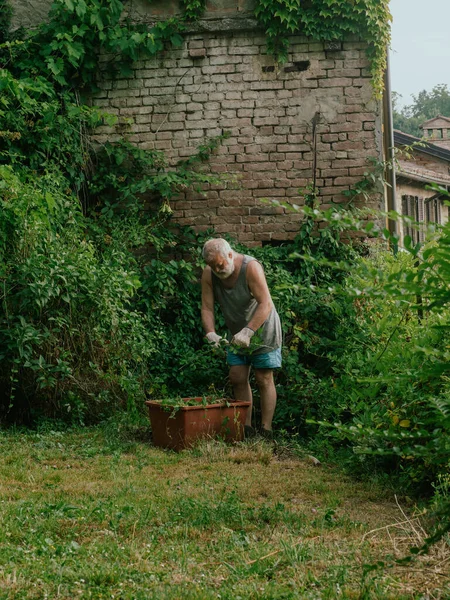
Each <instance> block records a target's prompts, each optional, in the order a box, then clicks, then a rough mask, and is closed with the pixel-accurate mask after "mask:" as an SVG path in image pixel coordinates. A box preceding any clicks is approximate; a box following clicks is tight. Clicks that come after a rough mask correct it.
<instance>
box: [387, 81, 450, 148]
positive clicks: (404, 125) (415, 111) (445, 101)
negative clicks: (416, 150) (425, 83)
mask: <svg viewBox="0 0 450 600" xmlns="http://www.w3.org/2000/svg"><path fill="white" fill-rule="evenodd" d="M401 97H402V96H401V95H400V94H399V93H397V92H393V93H392V105H393V118H394V128H395V129H399V130H400V131H403V132H404V133H409V134H410V135H414V136H416V137H422V134H423V132H422V130H421V129H420V125H422V123H423V122H424V121H427V120H428V119H432V118H433V117H437V116H438V115H443V116H445V117H450V90H449V89H448V87H447V84H444V83H440V84H438V85H435V86H434V88H433V89H432V90H431V92H427V91H426V90H422V91H421V92H419V93H418V94H417V95H416V96H414V95H413V100H414V102H413V103H412V104H410V105H408V106H404V107H403V108H402V109H400V110H398V101H399V99H400V98H401Z"/></svg>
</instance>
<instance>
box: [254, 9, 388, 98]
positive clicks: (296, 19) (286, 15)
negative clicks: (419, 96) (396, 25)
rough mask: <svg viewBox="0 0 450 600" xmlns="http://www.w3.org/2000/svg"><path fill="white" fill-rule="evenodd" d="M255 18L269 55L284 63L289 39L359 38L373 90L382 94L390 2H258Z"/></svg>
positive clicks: (341, 39)
mask: <svg viewBox="0 0 450 600" xmlns="http://www.w3.org/2000/svg"><path fill="white" fill-rule="evenodd" d="M255 14H256V16H257V18H258V19H259V21H260V23H261V25H263V26H264V28H265V30H266V35H267V37H268V46H269V51H270V52H272V53H273V54H275V56H276V57H277V59H278V60H280V61H281V62H283V61H285V60H286V59H287V50H288V47H289V36H290V35H298V34H301V35H305V36H307V37H309V38H311V39H313V40H317V41H336V40H339V41H343V40H347V39H348V37H349V36H351V35H356V36H358V38H359V39H363V40H365V41H367V43H368V44H369V46H368V50H367V53H368V56H369V58H370V61H371V70H372V76H373V85H374V89H375V91H376V93H377V94H381V92H382V90H383V87H384V83H383V74H384V70H385V68H386V50H387V48H388V46H389V41H390V22H391V20H392V17H391V14H390V12H389V2H388V0H356V1H355V2H348V0H315V1H314V2H303V1H302V0H258V2H257V6H256V12H255Z"/></svg>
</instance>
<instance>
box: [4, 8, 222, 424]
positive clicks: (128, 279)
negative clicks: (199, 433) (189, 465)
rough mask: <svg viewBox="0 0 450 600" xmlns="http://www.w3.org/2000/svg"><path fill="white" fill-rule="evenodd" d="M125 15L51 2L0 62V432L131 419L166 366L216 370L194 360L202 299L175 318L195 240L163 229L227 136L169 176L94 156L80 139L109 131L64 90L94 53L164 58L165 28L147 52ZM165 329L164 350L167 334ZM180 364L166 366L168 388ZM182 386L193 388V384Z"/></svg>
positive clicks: (159, 164) (134, 157)
mask: <svg viewBox="0 0 450 600" xmlns="http://www.w3.org/2000/svg"><path fill="white" fill-rule="evenodd" d="M121 7H122V5H121V3H120V2H116V0H114V1H112V2H111V3H109V2H106V1H98V2H97V1H96V0H95V1H92V2H88V3H84V2H82V3H76V4H74V3H72V2H70V1H67V2H63V1H61V2H57V3H55V4H54V6H53V8H52V13H51V19H50V21H49V22H48V23H46V24H44V25H43V26H42V27H41V28H40V29H39V30H37V31H35V32H33V33H32V34H31V36H30V37H29V38H27V39H26V40H25V41H24V42H23V43H18V44H14V43H13V42H11V43H10V44H9V43H8V45H7V46H4V47H3V48H2V50H5V51H4V52H2V53H1V56H0V60H1V67H2V68H1V71H0V89H1V91H2V98H1V105H0V108H1V110H0V132H1V135H0V169H1V174H0V278H1V290H2V294H1V302H2V310H1V313H0V356H1V367H0V382H1V387H2V397H1V400H0V416H1V418H4V417H5V415H6V414H8V416H9V418H14V419H17V418H32V417H33V416H36V414H37V413H39V412H42V413H44V414H60V415H63V416H66V417H67V416H69V418H73V419H75V420H76V421H81V422H82V421H83V420H85V419H97V418H98V417H99V416H101V415H105V414H106V413H107V412H108V411H111V410H113V409H114V407H116V406H118V405H121V406H126V407H128V408H129V409H130V410H134V409H135V407H136V406H137V405H140V404H141V401H142V400H143V399H144V397H145V396H146V394H147V393H148V390H149V389H151V388H152V385H153V387H155V388H156V387H158V385H159V383H158V381H159V379H160V372H159V368H160V367H161V366H164V367H166V364H165V363H164V361H166V360H167V361H169V362H170V361H171V360H175V361H177V360H178V357H179V355H181V360H180V363H179V365H180V366H179V367H178V368H179V369H181V370H182V369H183V368H184V369H186V371H187V370H188V367H189V366H192V365H195V362H197V363H198V364H199V365H201V368H202V370H203V371H205V372H206V368H205V365H206V362H207V361H208V363H212V364H214V360H213V361H211V360H210V356H209V353H208V356H206V354H205V353H204V352H203V358H202V352H201V351H200V353H199V354H198V355H197V354H196V350H197V349H199V348H200V349H201V348H202V346H203V340H202V332H201V328H200V324H199V322H198V319H196V318H194V315H195V317H196V315H197V305H198V302H199V299H198V294H197V295H195V294H194V295H193V301H192V306H191V308H190V311H189V310H187V312H186V313H184V314H183V315H182V316H181V317H180V316H177V313H175V316H174V314H173V313H172V312H171V311H172V309H176V310H178V308H179V302H180V298H179V297H177V295H176V287H175V286H177V285H180V289H181V290H182V289H183V286H185V287H186V288H187V287H188V286H189V287H192V284H193V281H194V280H195V275H194V267H193V266H192V265H191V264H190V262H189V261H188V260H181V261H179V262H177V263H175V261H173V260H172V261H170V260H168V258H167V254H169V253H170V252H173V248H174V247H177V246H178V247H179V248H180V249H181V248H182V244H183V239H182V238H183V236H184V238H185V240H184V241H185V243H186V249H185V252H186V254H187V255H189V252H190V245H189V244H192V243H194V242H193V239H194V238H192V239H190V240H189V241H187V234H185V233H184V232H183V231H179V232H178V233H174V232H171V231H170V228H169V227H168V225H167V219H168V218H169V217H170V214H171V209H170V205H169V204H168V201H169V199H170V198H171V197H172V196H173V195H174V194H175V193H177V192H178V191H179V190H181V189H186V188H187V187H192V188H194V189H196V190H201V189H202V188H204V187H205V186H207V185H209V184H210V183H214V182H215V181H216V179H215V178H214V177H212V176H211V175H210V174H208V172H207V169H205V168H204V166H203V163H204V162H205V161H207V159H208V157H209V155H210V153H211V152H214V150H215V148H216V147H217V145H218V144H219V143H220V142H221V139H222V138H223V137H224V136H225V135H226V134H224V136H220V137H218V138H216V139H213V140H207V141H206V142H205V143H204V144H203V145H201V146H199V148H198V152H197V153H196V154H195V155H193V156H191V157H190V158H189V159H188V160H185V161H181V162H180V163H179V164H178V165H177V166H176V167H175V168H173V167H170V168H169V166H168V165H167V161H166V159H165V157H164V156H163V155H162V154H161V153H157V152H150V151H142V150H139V149H137V148H135V147H133V146H131V145H130V144H129V143H127V142H126V141H121V142H119V143H116V144H106V145H105V146H104V147H103V149H102V151H100V152H94V150H93V148H92V147H91V145H90V143H89V136H88V131H89V130H90V128H92V127H95V126H96V125H97V124H99V123H100V122H101V121H103V120H109V119H110V118H111V117H109V116H108V115H105V114H102V113H100V112H99V111H97V110H96V109H92V108H90V107H88V106H86V105H84V104H83V103H82V101H81V99H80V97H79V95H78V92H77V91H76V90H74V89H72V87H73V86H74V85H76V86H78V87H80V86H81V87H83V88H84V89H85V90H87V89H88V87H92V83H93V77H94V75H95V70H96V68H97V66H98V62H96V61H97V59H98V56H99V50H100V48H103V51H108V52H111V53H113V52H115V51H118V50H119V49H122V50H123V52H124V55H125V59H126V60H128V59H134V58H136V57H137V54H136V53H137V52H138V47H139V51H142V52H147V53H149V52H150V53H151V52H154V51H156V50H157V49H158V48H160V47H162V44H163V40H165V39H166V37H167V35H169V33H170V31H171V27H172V25H171V24H170V23H169V24H167V23H166V24H165V25H164V24H160V25H159V26H158V27H159V29H158V31H159V32H160V34H161V35H160V36H159V37H158V36H157V35H156V33H155V32H153V33H151V35H150V36H147V35H146V37H145V39H144V38H142V36H141V37H139V35H140V34H139V35H138V33H139V32H137V31H136V30H134V29H133V28H132V27H131V26H130V25H128V24H125V23H124V22H123V21H120V19H119V17H120V12H121V10H122V8H121ZM109 9H110V10H109ZM157 40H159V41H157ZM171 41H172V42H174V43H177V39H176V38H172V39H171ZM150 42H151V43H150ZM152 44H153V45H152ZM77 48H78V50H79V51H77V50H76V49H77ZM94 59H95V60H94ZM126 60H125V62H126ZM114 63H117V65H116V66H119V58H118V57H117V56H115V59H114ZM55 65H56V66H55ZM143 250H145V251H143ZM174 265H175V267H174ZM155 292H156V295H155V297H153V295H154V294H155ZM155 298H156V299H155ZM181 300H182V296H181ZM169 324H170V325H171V326H173V328H174V329H173V337H172V338H171V340H168V339H167V338H166V336H164V335H163V334H162V332H163V331H164V327H166V326H168V325H169ZM184 328H186V329H187V330H188V335H183V329H184ZM175 340H176V343H174V342H175ZM181 340H182V342H181ZM183 344H184V346H185V347H184V348H183ZM169 347H170V351H171V352H169V353H167V352H166V353H165V354H164V351H167V350H168V349H169ZM155 354H158V356H161V363H162V364H161V363H158V361H157V360H154V356H155ZM183 360H185V361H186V363H185V366H184V367H182V361H183ZM189 360H190V361H191V364H189ZM177 364H178V363H177V362H175V363H174V364H173V363H172V364H169V366H168V371H169V372H170V373H171V376H170V377H173V379H174V380H175V381H176V380H180V379H182V376H180V372H178V373H177V368H175V366H174V365H177ZM152 369H154V371H155V372H156V374H155V376H153V375H154V372H153V371H152ZM170 377H169V379H170ZM189 377H191V380H192V387H195V386H197V387H198V385H200V384H201V382H202V378H201V377H198V376H197V377H196V376H195V375H189ZM205 377H206V376H205ZM158 378H159V379H158ZM150 382H151V383H150ZM187 387H188V385H187V386H186V388H187ZM204 389H205V388H203V390H204ZM203 390H202V391H203ZM186 391H187V390H186Z"/></svg>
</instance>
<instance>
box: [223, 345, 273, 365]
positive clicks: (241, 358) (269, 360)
mask: <svg viewBox="0 0 450 600" xmlns="http://www.w3.org/2000/svg"><path fill="white" fill-rule="evenodd" d="M227 363H228V365H229V366H230V367H237V366H241V365H251V366H252V367H254V368H255V369H279V368H280V367H281V348H277V349H276V350H272V351H271V352H267V353H265V354H236V353H235V352H231V350H230V349H229V348H228V349H227Z"/></svg>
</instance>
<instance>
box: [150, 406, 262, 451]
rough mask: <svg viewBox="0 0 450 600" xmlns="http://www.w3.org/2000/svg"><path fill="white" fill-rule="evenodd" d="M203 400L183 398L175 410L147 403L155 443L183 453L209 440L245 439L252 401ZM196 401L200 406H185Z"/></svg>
mask: <svg viewBox="0 0 450 600" xmlns="http://www.w3.org/2000/svg"><path fill="white" fill-rule="evenodd" d="M203 400H204V399H203V398H201V397H198V398H182V399H181V401H180V406H177V407H175V408H174V407H171V406H164V404H163V402H162V401H159V400H148V401H147V402H146V403H145V404H146V405H147V406H148V410H149V416H150V423H151V427H152V435H153V444H154V445H155V446H159V447H160V448H172V449H173V450H183V448H189V447H191V446H192V445H193V444H194V443H195V442H196V441H197V440H199V439H203V438H207V437H220V438H222V439H224V440H226V441H240V440H242V439H243V437H244V424H245V419H246V416H247V411H248V409H249V407H250V402H234V401H233V400H214V404H204V401H203ZM207 400H208V399H207ZM192 401H195V402H198V406H197V405H194V406H193V405H192V404H190V405H188V404H186V405H184V404H183V403H184V402H186V403H187V402H191V403H192Z"/></svg>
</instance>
